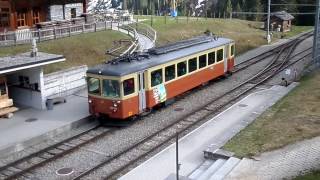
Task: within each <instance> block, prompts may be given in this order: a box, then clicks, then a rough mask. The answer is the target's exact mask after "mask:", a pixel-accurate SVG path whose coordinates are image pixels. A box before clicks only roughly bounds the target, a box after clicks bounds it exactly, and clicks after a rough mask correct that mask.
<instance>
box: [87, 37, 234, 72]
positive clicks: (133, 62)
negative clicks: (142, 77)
mask: <svg viewBox="0 0 320 180" xmlns="http://www.w3.org/2000/svg"><path fill="white" fill-rule="evenodd" d="M231 42H233V40H231V39H228V38H221V37H220V38H215V37H214V36H199V37H196V38H192V39H188V40H184V41H179V42H177V43H173V44H168V45H165V46H160V47H156V48H151V49H149V50H148V51H147V52H144V53H143V54H142V55H141V54H140V55H139V54H136V55H135V56H134V55H133V56H134V57H133V56H124V57H120V58H116V59H114V60H111V61H110V62H109V63H105V64H100V65H97V66H94V67H92V68H89V69H88V70H87V73H90V74H99V75H105V76H124V75H128V74H132V73H135V72H139V71H143V70H145V69H148V68H151V67H155V66H158V65H161V64H165V63H168V62H170V61H172V60H175V59H180V58H183V57H186V56H189V55H192V54H195V53H198V52H201V51H206V50H208V49H212V48H215V47H219V46H223V45H225V44H229V43H231Z"/></svg>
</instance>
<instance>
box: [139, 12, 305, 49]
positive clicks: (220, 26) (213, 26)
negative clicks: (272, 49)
mask: <svg viewBox="0 0 320 180" xmlns="http://www.w3.org/2000/svg"><path fill="white" fill-rule="evenodd" d="M137 17H138V18H139V19H145V21H143V22H144V23H146V24H148V25H150V24H151V20H150V19H151V17H150V16H135V18H137ZM261 26H262V23H261V22H254V21H246V20H240V19H232V20H230V19H211V18H208V19H207V20H206V19H205V18H199V19H198V20H197V18H192V19H191V18H189V20H188V21H187V18H186V17H179V19H178V21H176V20H175V19H173V18H170V17H167V21H166V24H165V18H164V17H163V16H162V17H159V16H158V17H156V16H154V17H153V26H152V27H153V28H154V29H155V30H156V31H157V35H158V39H157V45H163V44H166V43H168V42H174V41H177V40H181V39H186V38H190V37H193V36H197V35H200V34H203V32H205V31H206V30H209V31H211V32H213V33H215V34H217V35H219V36H223V37H228V38H231V39H234V40H235V41H236V49H237V53H238V54H241V53H243V52H245V51H247V50H249V49H253V48H255V47H258V46H261V45H263V44H266V39H264V37H265V34H266V32H265V31H263V30H261V29H260V27H261ZM309 28H310V27H304V28H299V27H294V28H293V32H290V36H292V35H295V34H298V33H300V32H302V31H305V30H307V29H309ZM279 37H280V36H279ZM274 40H277V38H276V39H274Z"/></svg>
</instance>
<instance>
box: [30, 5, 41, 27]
mask: <svg viewBox="0 0 320 180" xmlns="http://www.w3.org/2000/svg"><path fill="white" fill-rule="evenodd" d="M39 22H40V8H33V9H32V24H37V23H39Z"/></svg>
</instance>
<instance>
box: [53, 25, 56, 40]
mask: <svg viewBox="0 0 320 180" xmlns="http://www.w3.org/2000/svg"><path fill="white" fill-rule="evenodd" d="M53 38H54V39H57V32H56V27H55V26H53Z"/></svg>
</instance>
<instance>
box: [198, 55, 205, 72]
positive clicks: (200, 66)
mask: <svg viewBox="0 0 320 180" xmlns="http://www.w3.org/2000/svg"><path fill="white" fill-rule="evenodd" d="M206 66H207V55H206V54H205V55H202V56H199V69H201V68H204V67H206Z"/></svg>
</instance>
